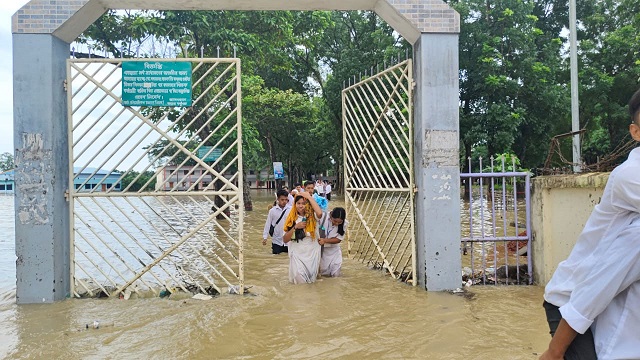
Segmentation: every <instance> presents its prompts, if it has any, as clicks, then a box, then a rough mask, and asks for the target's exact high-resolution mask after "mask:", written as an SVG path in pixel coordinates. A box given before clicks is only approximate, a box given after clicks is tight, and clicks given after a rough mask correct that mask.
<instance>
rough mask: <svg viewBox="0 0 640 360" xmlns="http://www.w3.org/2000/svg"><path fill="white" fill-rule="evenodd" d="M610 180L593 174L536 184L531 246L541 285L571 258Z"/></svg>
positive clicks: (541, 180)
mask: <svg viewBox="0 0 640 360" xmlns="http://www.w3.org/2000/svg"><path fill="white" fill-rule="evenodd" d="M608 178H609V174H608V173H591V174H584V175H559V176H542V177H538V178H534V179H533V180H532V190H531V228H532V243H531V245H532V253H533V259H532V260H533V271H534V279H535V282H536V283H537V284H539V285H546V284H547V282H549V280H550V279H551V276H552V275H553V272H554V271H555V270H556V267H557V266H558V263H560V262H561V261H563V260H564V259H566V258H567V257H568V256H569V253H570V252H571V249H573V246H574V244H575V242H576V240H577V239H578V235H580V232H581V231H582V228H583V227H584V224H585V223H586V222H587V219H588V218H589V215H590V214H591V212H592V210H593V208H594V207H595V206H596V205H597V204H598V203H599V202H600V198H601V196H602V192H603V190H604V186H605V184H606V182H607V179H608Z"/></svg>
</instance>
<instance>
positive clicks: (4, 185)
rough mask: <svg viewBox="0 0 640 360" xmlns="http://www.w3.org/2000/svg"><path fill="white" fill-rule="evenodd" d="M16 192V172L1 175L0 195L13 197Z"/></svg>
mask: <svg viewBox="0 0 640 360" xmlns="http://www.w3.org/2000/svg"><path fill="white" fill-rule="evenodd" d="M14 191H15V181H14V170H9V171H5V172H1V173H0V195H13V192H14Z"/></svg>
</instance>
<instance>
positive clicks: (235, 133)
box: [66, 59, 244, 297]
mask: <svg viewBox="0 0 640 360" xmlns="http://www.w3.org/2000/svg"><path fill="white" fill-rule="evenodd" d="M123 61H153V62H154V63H156V62H158V63H163V62H167V61H172V62H175V61H183V62H189V63H191V66H192V74H193V75H192V92H193V104H192V106H191V107H182V108H176V107H125V106H122V101H121V87H122V85H121V83H122V70H121V68H122V62H123ZM67 68H68V71H67V74H68V75H67V76H68V77H67V84H66V85H67V93H68V104H69V121H68V124H69V125H68V126H69V130H68V133H69V147H70V149H69V154H70V161H69V162H70V168H69V178H70V184H73V185H72V186H71V188H70V189H69V194H68V195H69V201H70V202H71V206H70V208H71V210H70V211H71V212H72V214H71V226H72V229H71V234H72V235H71V248H72V249H73V250H72V266H71V276H72V278H71V280H72V281H71V284H72V287H73V289H72V293H73V294H74V296H77V297H81V296H110V297H113V296H125V297H127V296H129V295H130V294H132V293H133V294H137V295H138V296H145V295H149V296H151V295H159V296H165V295H169V294H171V293H174V292H176V291H184V292H191V293H208V294H217V293H220V292H222V291H223V287H224V288H227V287H228V288H229V289H230V290H232V291H235V292H238V291H240V292H242V291H243V290H244V274H243V245H242V231H243V229H242V226H243V211H244V206H243V200H242V184H243V179H242V142H241V136H242V131H241V93H240V89H241V88H240V60H238V59H170V60H169V59H145V60H140V59H137V60H128V59H72V60H69V61H68V66H67ZM154 183H155V184H154Z"/></svg>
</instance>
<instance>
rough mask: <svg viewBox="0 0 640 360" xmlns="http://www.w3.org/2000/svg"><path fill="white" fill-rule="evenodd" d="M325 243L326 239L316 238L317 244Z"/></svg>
mask: <svg viewBox="0 0 640 360" xmlns="http://www.w3.org/2000/svg"><path fill="white" fill-rule="evenodd" d="M326 243H327V239H325V238H320V239H318V244H320V245H324V244H326Z"/></svg>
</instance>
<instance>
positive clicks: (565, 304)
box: [544, 148, 640, 359]
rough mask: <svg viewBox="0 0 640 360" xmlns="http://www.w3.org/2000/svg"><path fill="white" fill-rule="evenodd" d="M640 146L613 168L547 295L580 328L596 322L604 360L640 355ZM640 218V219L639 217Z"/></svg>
mask: <svg viewBox="0 0 640 360" xmlns="http://www.w3.org/2000/svg"><path fill="white" fill-rule="evenodd" d="M639 219H640V148H636V149H634V150H633V151H631V153H630V154H629V158H628V159H627V161H625V162H624V163H623V164H622V165H620V166H618V167H617V168H616V169H614V170H613V171H612V172H611V175H610V176H609V180H608V182H607V185H606V187H605V189H604V193H603V195H602V200H601V201H600V203H599V204H598V205H596V207H595V208H594V210H593V212H592V213H591V216H590V217H589V219H588V220H587V223H586V225H585V227H584V229H583V230H582V233H581V234H580V236H579V237H578V241H577V242H576V245H575V246H574V248H573V250H572V251H571V254H569V257H568V258H567V260H565V261H563V262H561V263H560V264H559V265H558V268H557V270H556V272H555V273H554V274H553V277H552V278H551V281H550V282H549V283H548V284H547V286H546V288H545V295H544V298H545V300H546V301H548V302H549V303H551V304H554V305H556V306H559V307H560V313H561V314H562V317H563V318H564V319H565V320H566V321H567V323H568V324H569V325H570V326H571V328H573V329H574V330H576V331H577V332H579V333H581V334H582V333H584V332H585V331H586V330H587V329H588V328H589V327H591V326H592V324H593V323H594V320H596V323H595V324H594V326H593V327H592V331H593V333H594V339H595V345H596V353H597V355H598V359H621V358H625V359H640V283H638V281H639V280H640V261H638V259H640V220H639ZM636 220H639V221H636Z"/></svg>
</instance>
